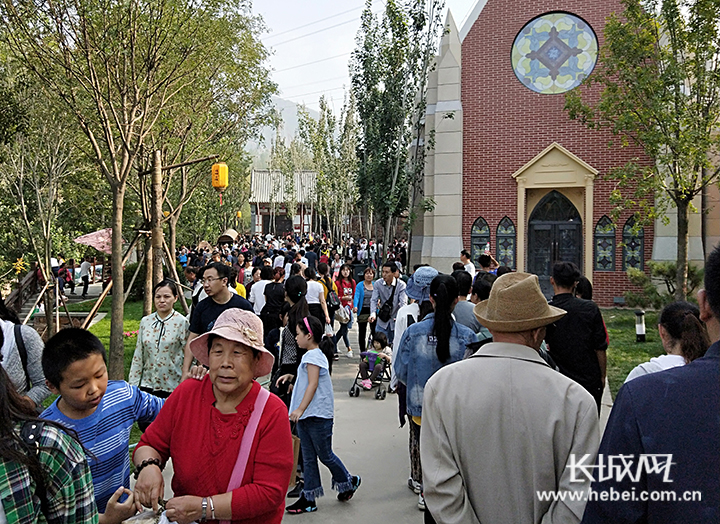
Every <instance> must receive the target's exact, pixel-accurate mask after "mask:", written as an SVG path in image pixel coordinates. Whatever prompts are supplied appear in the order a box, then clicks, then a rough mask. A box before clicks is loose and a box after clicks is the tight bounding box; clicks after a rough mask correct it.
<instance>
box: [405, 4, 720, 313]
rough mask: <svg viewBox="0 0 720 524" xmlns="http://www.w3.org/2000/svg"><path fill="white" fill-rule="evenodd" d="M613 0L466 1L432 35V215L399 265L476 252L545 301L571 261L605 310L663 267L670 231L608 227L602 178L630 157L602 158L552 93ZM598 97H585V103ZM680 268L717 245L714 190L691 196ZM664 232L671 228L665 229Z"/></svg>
mask: <svg viewBox="0 0 720 524" xmlns="http://www.w3.org/2000/svg"><path fill="white" fill-rule="evenodd" d="M622 9H623V6H622V3H621V1H620V0H608V1H606V2H597V1H594V0H572V1H571V0H560V1H553V2H548V1H547V0H526V1H523V2H507V1H504V0H502V1H501V0H478V1H477V3H476V4H475V7H474V8H473V10H472V11H471V13H470V15H469V16H468V18H467V20H466V22H465V24H464V25H463V27H462V28H461V29H460V30H458V28H457V27H456V25H455V22H454V20H453V17H452V14H450V13H448V18H447V23H446V30H447V31H446V33H445V34H444V36H443V38H442V42H441V46H440V54H439V55H438V56H437V57H436V64H437V67H436V68H435V69H434V70H433V71H432V73H431V74H430V79H429V83H428V92H427V103H428V106H427V112H426V117H425V133H426V136H427V135H429V133H431V132H432V133H434V142H435V147H434V148H433V149H430V150H428V151H427V158H426V165H425V195H426V196H428V197H430V198H432V199H433V200H434V201H435V203H436V206H435V208H434V210H433V211H431V212H428V213H425V215H424V218H423V220H419V221H418V224H417V226H416V228H415V230H414V242H413V252H414V253H413V255H412V256H413V260H419V259H421V260H422V262H425V263H429V264H431V265H433V266H434V267H436V268H438V270H440V271H444V272H448V271H449V270H450V267H451V265H452V263H453V262H455V261H457V260H459V256H460V250H461V249H463V248H464V247H465V248H470V250H471V252H472V255H473V258H476V257H477V256H479V255H480V254H481V253H482V252H483V250H484V248H485V246H486V245H488V244H490V249H491V252H492V254H493V255H494V256H495V258H497V259H498V261H499V262H500V264H502V265H507V266H510V267H511V268H513V269H515V270H518V271H528V272H531V273H535V274H537V275H538V276H539V278H540V282H541V286H542V288H543V291H544V293H545V294H546V296H549V295H550V294H551V293H552V287H551V286H550V282H549V279H550V272H551V270H552V265H553V263H554V262H555V261H558V260H568V261H572V262H575V263H576V264H577V265H578V266H579V267H580V269H581V270H582V272H583V273H584V274H585V275H586V276H587V277H588V278H589V279H590V280H591V281H592V282H593V284H594V286H595V293H594V296H595V299H596V300H597V301H598V303H599V304H600V305H603V306H610V305H612V304H613V302H614V299H615V298H616V297H622V295H623V292H624V291H625V290H627V289H628V288H630V287H631V285H630V282H629V281H628V278H627V276H626V274H625V271H626V269H627V268H628V267H636V268H639V269H645V264H646V262H647V261H648V260H650V259H654V260H675V229H674V228H673V227H672V224H671V226H670V227H667V226H663V225H662V224H661V223H659V222H658V223H657V224H655V225H654V226H653V225H651V226H649V227H645V228H644V229H641V230H640V231H639V232H634V231H633V230H632V226H633V223H632V218H631V215H630V213H627V212H626V213H624V214H623V215H622V216H621V217H620V220H619V223H618V224H617V225H615V224H613V223H612V222H611V221H610V218H609V216H610V214H611V210H612V206H611V205H610V203H609V196H610V192H611V191H612V189H613V187H614V186H613V183H612V182H611V181H608V180H605V178H604V175H607V174H608V173H609V171H610V170H611V169H612V168H614V167H617V166H620V165H623V164H625V163H626V162H628V161H629V160H631V159H638V161H639V162H644V163H649V162H652V160H651V159H649V158H648V157H647V156H645V154H644V152H643V151H642V150H641V149H640V148H638V147H634V146H630V147H625V148H620V147H619V146H617V145H616V146H614V147H612V148H611V147H609V146H608V144H609V142H610V141H611V138H612V137H611V135H610V133H609V132H608V131H604V130H602V131H596V130H591V129H588V128H587V127H585V126H584V125H582V124H580V123H579V122H575V121H571V120H570V119H569V118H568V115H567V112H566V111H565V110H564V105H565V98H564V96H563V94H562V93H564V92H566V91H569V90H570V89H573V88H575V87H577V86H578V85H579V84H580V82H581V81H582V79H583V78H585V77H586V76H587V75H589V74H592V70H593V67H594V65H595V62H596V60H597V56H598V50H599V48H600V47H601V46H602V44H603V41H604V36H603V31H604V26H605V20H606V18H607V17H608V16H609V15H610V14H611V13H613V12H621V11H622ZM598 93H599V89H598V88H597V87H596V88H595V89H594V93H593V94H595V95H597V94H598ZM696 207H697V208H698V209H704V210H706V211H708V210H711V211H710V212H708V213H706V214H705V215H702V214H701V213H695V214H693V215H691V222H690V235H691V238H690V260H691V261H697V262H700V263H701V262H702V260H703V259H704V249H703V248H705V249H711V248H712V246H713V245H714V243H717V241H718V239H720V211H719V209H720V202H718V191H717V188H716V187H715V188H711V189H709V190H708V191H707V192H706V193H705V194H704V195H702V197H700V196H698V199H697V202H696ZM671 222H672V217H671Z"/></svg>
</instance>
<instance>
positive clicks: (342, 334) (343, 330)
mask: <svg viewBox="0 0 720 524" xmlns="http://www.w3.org/2000/svg"><path fill="white" fill-rule="evenodd" d="M351 325H352V320H351V321H350V322H348V323H347V324H340V328H339V329H338V330H337V331H336V332H335V347H337V343H338V340H340V339H342V340H343V342H345V347H346V348H347V349H348V350H350V339H349V338H348V330H349V329H350V327H349V326H351Z"/></svg>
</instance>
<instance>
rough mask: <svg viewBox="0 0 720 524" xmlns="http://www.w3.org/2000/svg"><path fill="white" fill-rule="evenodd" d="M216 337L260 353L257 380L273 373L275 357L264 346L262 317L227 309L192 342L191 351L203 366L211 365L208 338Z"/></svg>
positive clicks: (256, 371) (256, 373)
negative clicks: (210, 327)
mask: <svg viewBox="0 0 720 524" xmlns="http://www.w3.org/2000/svg"><path fill="white" fill-rule="evenodd" d="M210 335H216V336H218V337H222V338H224V339H227V340H232V341H233V342H239V343H240V344H243V345H245V346H248V347H250V348H253V349H256V350H258V351H259V352H260V361H259V362H258V364H257V367H256V368H255V378H257V377H262V376H265V375H267V374H268V373H270V372H271V371H272V367H273V363H274V362H275V357H273V355H272V353H270V352H269V351H268V350H267V349H265V346H264V345H263V340H264V337H263V325H262V321H261V320H260V317H258V316H257V315H256V314H255V313H252V312H251V311H245V310H244V309H238V308H230V309H226V310H225V311H223V312H222V313H220V316H219V317H218V318H217V320H216V321H215V324H214V325H213V327H212V329H211V330H210V331H208V332H207V333H204V334H202V335H200V336H199V337H197V338H196V339H194V340H193V341H192V342H190V351H192V354H193V355H194V356H195V358H196V359H197V360H198V362H200V363H201V364H202V365H203V366H209V365H210V357H209V351H208V338H210Z"/></svg>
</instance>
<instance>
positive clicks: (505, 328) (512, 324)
mask: <svg viewBox="0 0 720 524" xmlns="http://www.w3.org/2000/svg"><path fill="white" fill-rule="evenodd" d="M473 312H474V313H475V317H476V318H477V319H478V322H480V323H481V324H482V325H483V326H485V327H486V328H488V329H489V330H491V331H498V332H501V333H518V332H520V331H528V330H530V329H535V328H539V327H541V326H546V325H547V324H552V323H553V322H555V321H556V320H558V319H560V318H562V317H564V316H565V314H566V313H567V312H566V311H565V310H564V309H560V308H556V307H553V306H551V305H550V304H548V303H547V300H545V297H544V296H543V294H542V291H540V284H539V282H538V277H537V275H531V274H529V273H507V274H505V275H503V276H501V277H500V278H498V279H497V280H496V281H495V283H494V284H493V287H492V290H491V291H490V298H488V299H487V300H483V301H482V302H480V303H479V304H476V305H475V308H473Z"/></svg>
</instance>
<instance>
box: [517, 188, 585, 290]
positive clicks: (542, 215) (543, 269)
mask: <svg viewBox="0 0 720 524" xmlns="http://www.w3.org/2000/svg"><path fill="white" fill-rule="evenodd" d="M582 254H583V237H582V219H581V218H580V213H579V212H578V210H577V208H576V207H575V206H574V205H573V204H572V202H570V200H568V199H567V198H566V197H565V196H564V195H563V194H562V193H560V192H558V191H550V193H548V194H547V195H545V196H544V197H543V199H542V200H541V201H540V202H539V203H538V205H537V206H535V209H534V210H533V212H532V214H531V215H530V220H529V222H528V271H529V272H530V273H534V274H536V275H537V276H538V278H539V280H540V288H541V289H542V291H543V294H544V295H545V296H546V297H548V298H549V297H551V296H552V295H553V289H552V285H551V284H550V276H551V275H552V267H553V264H554V263H555V262H559V261H566V262H574V263H575V264H576V265H577V266H578V267H579V268H582V267H583V266H582Z"/></svg>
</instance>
